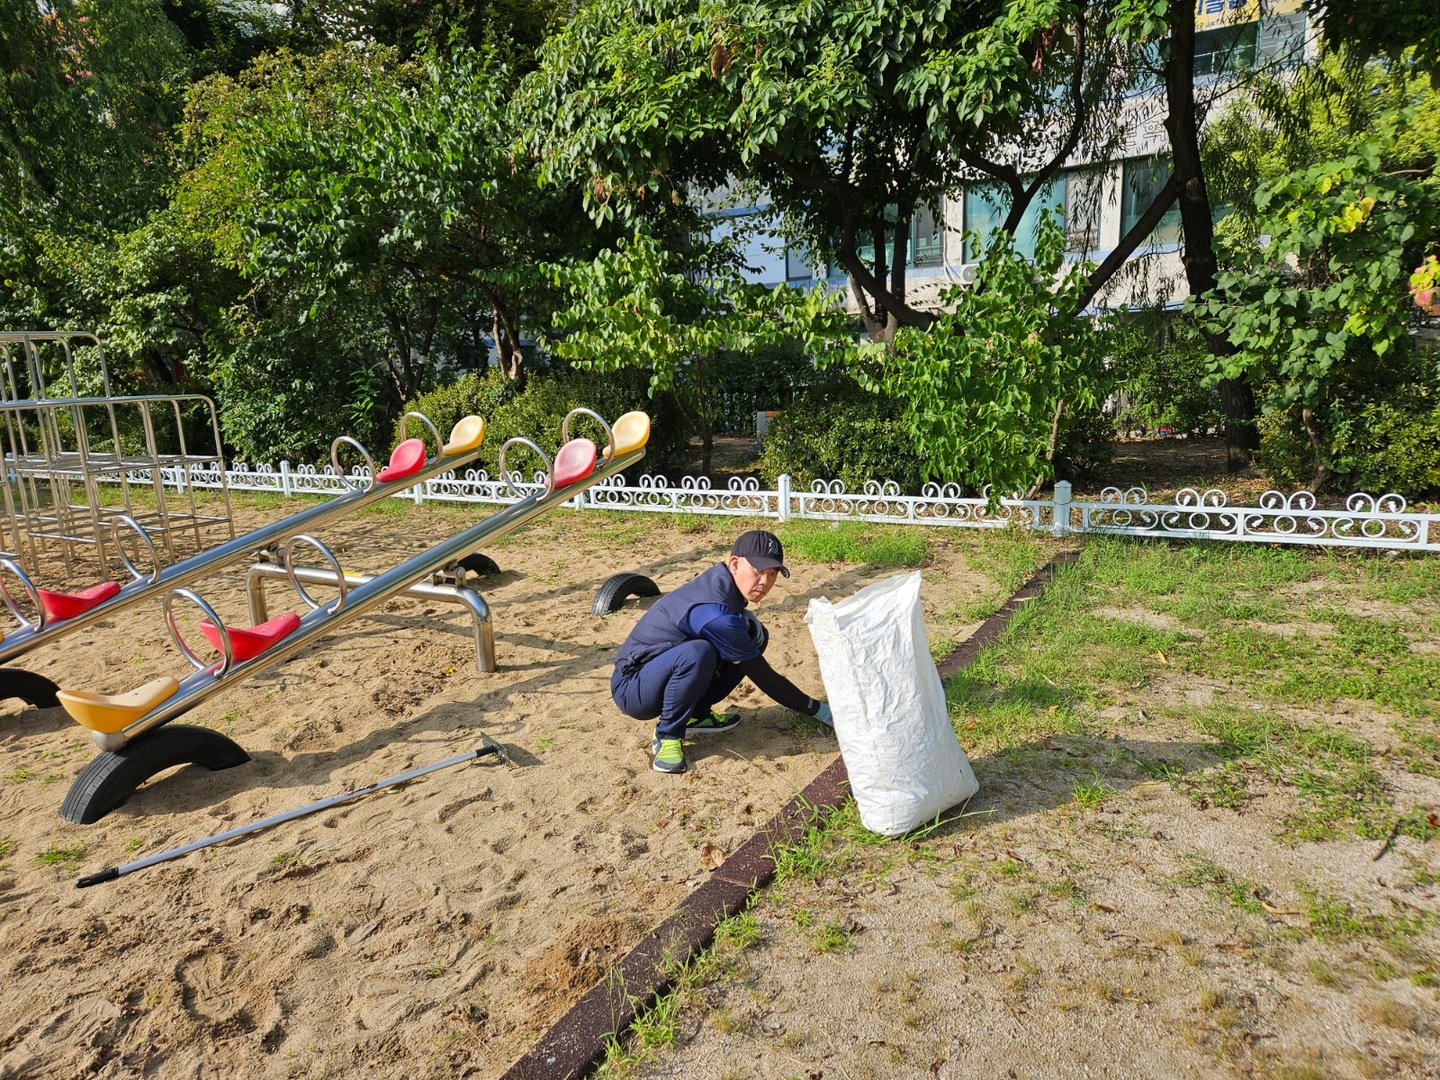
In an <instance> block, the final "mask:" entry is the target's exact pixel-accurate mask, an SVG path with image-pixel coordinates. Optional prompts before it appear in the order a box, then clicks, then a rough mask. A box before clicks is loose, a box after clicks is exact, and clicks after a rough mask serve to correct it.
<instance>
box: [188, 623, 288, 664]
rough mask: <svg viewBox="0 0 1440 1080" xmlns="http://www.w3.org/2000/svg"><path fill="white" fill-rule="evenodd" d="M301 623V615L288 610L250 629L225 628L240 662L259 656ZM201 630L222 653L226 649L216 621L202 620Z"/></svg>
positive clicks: (236, 659)
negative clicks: (221, 640)
mask: <svg viewBox="0 0 1440 1080" xmlns="http://www.w3.org/2000/svg"><path fill="white" fill-rule="evenodd" d="M299 625H300V616H299V615H295V614H292V613H291V612H288V611H287V612H286V613H285V614H284V615H276V616H275V618H273V619H271V620H269V621H268V622H263V623H261V624H260V625H259V626H252V627H250V628H248V629H246V628H244V627H239V626H227V627H226V628H225V629H226V631H228V632H229V634H230V652H231V653H232V654H233V655H234V657H235V662H236V663H237V664H238V663H241V662H242V661H245V660H249V659H251V658H252V657H255V656H259V655H260V654H261V653H262V652H264V651H265V650H266V649H268V648H270V646H271V645H274V644H275V643H276V642H277V641H279V640H280V639H281V638H284V637H289V636H290V635H291V634H293V633H294V632H295V629H296V627H298V626H299ZM200 632H201V633H202V634H204V635H205V640H206V641H208V642H210V644H211V645H213V646H215V648H217V649H219V650H220V651H221V652H222V653H223V652H224V651H225V646H224V645H222V644H221V643H220V631H219V630H216V629H215V624H214V623H210V622H203V621H202V622H201V623H200Z"/></svg>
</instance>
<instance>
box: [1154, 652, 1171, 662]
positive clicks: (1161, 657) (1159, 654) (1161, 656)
mask: <svg viewBox="0 0 1440 1080" xmlns="http://www.w3.org/2000/svg"><path fill="white" fill-rule="evenodd" d="M1155 656H1156V658H1157V659H1158V660H1159V661H1160V663H1162V664H1168V663H1170V661H1169V660H1166V659H1165V654H1164V653H1163V652H1161V651H1160V650H1159V649H1156V650H1155Z"/></svg>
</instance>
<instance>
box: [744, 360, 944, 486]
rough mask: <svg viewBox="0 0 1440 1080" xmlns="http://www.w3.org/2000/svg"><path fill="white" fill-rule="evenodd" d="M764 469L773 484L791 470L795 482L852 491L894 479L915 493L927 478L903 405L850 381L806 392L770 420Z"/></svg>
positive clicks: (761, 460)
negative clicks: (832, 483)
mask: <svg viewBox="0 0 1440 1080" xmlns="http://www.w3.org/2000/svg"><path fill="white" fill-rule="evenodd" d="M760 472H761V474H762V475H763V476H764V477H765V479H766V481H767V482H769V483H771V484H773V483H775V479H776V477H778V476H779V475H780V474H781V473H788V474H789V475H790V477H791V479H792V480H793V481H794V483H795V484H796V485H797V486H801V487H808V486H809V485H810V483H811V481H813V480H817V479H818V480H841V481H843V482H844V484H845V487H846V489H847V490H849V491H860V490H861V489H862V488H863V487H864V484H865V481H866V480H881V481H884V480H894V481H895V482H896V483H898V484H899V485H900V487H901V490H902V491H906V492H912V493H913V492H918V491H919V490H920V487H921V486H922V485H923V484H924V482H925V479H926V475H925V462H924V460H923V459H922V458H921V456H920V454H919V451H918V450H916V448H915V445H914V444H913V443H912V442H911V440H910V436H909V435H907V434H906V433H905V429H904V427H903V423H902V420H901V409H900V406H899V404H898V403H896V402H895V401H893V400H891V399H890V398H888V397H884V396H881V395H877V394H869V393H866V392H865V391H863V390H861V389H860V387H858V386H857V385H855V383H853V382H848V381H847V382H838V383H830V384H826V385H823V386H817V387H812V388H810V389H808V390H805V391H804V392H802V393H800V394H798V395H797V396H796V398H795V400H794V402H793V403H792V404H791V406H790V407H789V408H788V409H785V410H784V411H782V412H781V413H780V415H779V416H777V417H776V418H775V419H774V420H773V421H771V424H770V432H769V434H768V435H766V436H765V448H764V452H763V453H762V454H761V457H760Z"/></svg>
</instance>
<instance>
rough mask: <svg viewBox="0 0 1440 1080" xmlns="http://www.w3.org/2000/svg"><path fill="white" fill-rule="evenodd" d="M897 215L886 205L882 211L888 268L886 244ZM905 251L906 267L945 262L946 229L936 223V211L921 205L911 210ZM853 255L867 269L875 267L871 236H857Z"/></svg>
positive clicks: (890, 238)
mask: <svg viewBox="0 0 1440 1080" xmlns="http://www.w3.org/2000/svg"><path fill="white" fill-rule="evenodd" d="M898 216H899V214H898V213H897V211H896V208H895V207H894V206H887V207H886V208H885V224H886V227H887V228H886V232H887V235H886V237H885V242H886V245H887V250H886V252H885V254H886V256H887V259H886V264H887V265H888V264H889V259H888V256H889V255H890V253H891V252H890V250H889V248H888V245H889V244H890V242H891V240H892V238H893V234H891V233H890V230H891V229H893V228H894V225H895V219H896V218H897V217H898ZM905 252H906V254H905V265H906V266H907V267H908V266H939V265H940V264H941V263H942V262H943V261H944V256H945V230H944V227H943V219H942V220H940V221H937V220H936V218H935V212H934V211H933V210H931V209H930V207H928V206H924V205H921V206H917V207H915V209H914V210H912V211H911V213H910V237H909V243H908V244H907V245H906V249H905ZM855 254H856V255H857V256H858V257H859V259H860V261H861V262H862V263H864V264H865V265H866V266H874V265H875V236H874V233H871V234H869V235H865V234H863V233H862V234H861V236H858V237H856V244H855Z"/></svg>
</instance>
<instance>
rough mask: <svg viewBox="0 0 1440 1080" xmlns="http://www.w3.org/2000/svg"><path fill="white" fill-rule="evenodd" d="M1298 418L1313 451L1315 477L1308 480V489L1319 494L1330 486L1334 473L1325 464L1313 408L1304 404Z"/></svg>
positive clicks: (1322, 446)
mask: <svg viewBox="0 0 1440 1080" xmlns="http://www.w3.org/2000/svg"><path fill="white" fill-rule="evenodd" d="M1300 419H1301V422H1303V423H1304V425H1305V434H1306V436H1307V437H1308V438H1309V439H1310V448H1311V449H1312V450H1314V451H1315V478H1314V479H1313V480H1311V481H1310V490H1311V491H1313V492H1314V493H1315V494H1316V495H1319V494H1320V492H1322V491H1324V490H1325V489H1326V488H1327V487H1329V486H1330V481H1331V480H1333V479H1334V478H1335V474H1334V473H1333V472H1331V471H1330V466H1328V465H1326V464H1325V445H1324V443H1323V442H1322V441H1321V439H1320V430H1319V425H1318V424H1316V422H1315V413H1314V410H1312V409H1311V408H1310V406H1309V405H1306V406H1304V407H1303V408H1302V409H1301V410H1300Z"/></svg>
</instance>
